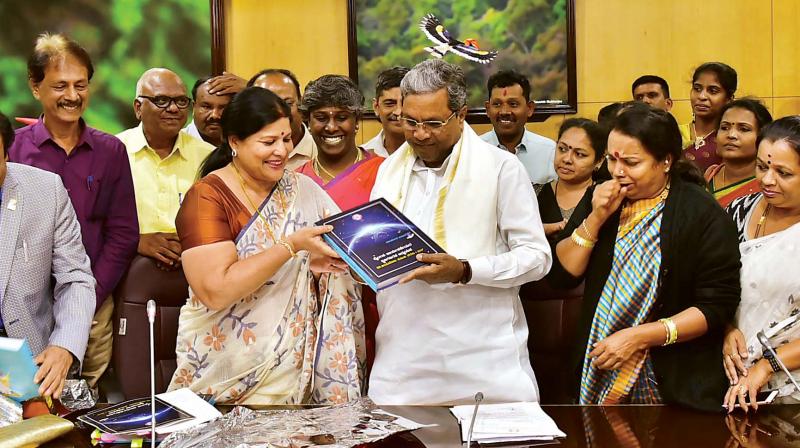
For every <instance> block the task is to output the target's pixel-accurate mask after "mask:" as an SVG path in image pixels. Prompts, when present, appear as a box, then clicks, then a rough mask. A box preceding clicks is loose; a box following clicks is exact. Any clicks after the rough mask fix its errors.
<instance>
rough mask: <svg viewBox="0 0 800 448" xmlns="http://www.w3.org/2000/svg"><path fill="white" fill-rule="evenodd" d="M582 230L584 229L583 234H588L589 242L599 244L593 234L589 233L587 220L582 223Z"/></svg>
mask: <svg viewBox="0 0 800 448" xmlns="http://www.w3.org/2000/svg"><path fill="white" fill-rule="evenodd" d="M581 229H583V232H584V233H585V234H586V239H588V240H589V241H591V242H593V243H596V242H597V239H596V238H595V239H592V232H590V231H589V226H587V225H586V220H585V219H584V220H583V221H581Z"/></svg>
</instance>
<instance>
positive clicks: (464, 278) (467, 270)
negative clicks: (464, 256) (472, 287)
mask: <svg viewBox="0 0 800 448" xmlns="http://www.w3.org/2000/svg"><path fill="white" fill-rule="evenodd" d="M458 261H460V262H461V264H463V265H464V273H463V274H461V279H459V280H458V283H461V284H462V285H466V284H467V283H469V281H470V280H472V266H470V265H469V261H467V260H458Z"/></svg>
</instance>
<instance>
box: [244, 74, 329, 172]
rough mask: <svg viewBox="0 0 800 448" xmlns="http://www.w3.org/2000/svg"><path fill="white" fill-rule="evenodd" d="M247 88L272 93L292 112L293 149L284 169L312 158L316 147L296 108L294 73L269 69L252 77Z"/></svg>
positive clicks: (296, 92) (296, 82)
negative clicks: (253, 87)
mask: <svg viewBox="0 0 800 448" xmlns="http://www.w3.org/2000/svg"><path fill="white" fill-rule="evenodd" d="M247 86H248V87H249V86H256V87H261V88H264V89H267V90H269V91H272V93H274V94H275V95H278V96H279V97H281V99H282V100H283V101H285V102H286V105H287V106H289V109H291V111H292V123H291V126H292V145H293V146H294V148H293V149H292V152H291V153H289V159H288V160H287V161H286V168H287V169H289V170H294V169H295V168H298V167H300V166H302V165H303V164H304V163H306V162H307V161H308V160H311V158H313V157H314V154H315V153H316V152H317V145H316V144H315V143H314V139H313V138H311V133H310V132H308V128H307V127H306V125H305V124H303V115H302V114H300V110H299V109H298V108H297V106H298V105H299V104H300V100H301V96H300V83H299V82H298V81H297V77H296V76H295V75H294V73H292V72H290V71H289V70H286V69H277V68H269V69H266V70H261V71H260V72H258V73H256V74H255V75H253V77H252V78H250V81H248V82H247Z"/></svg>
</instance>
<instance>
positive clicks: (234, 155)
mask: <svg viewBox="0 0 800 448" xmlns="http://www.w3.org/2000/svg"><path fill="white" fill-rule="evenodd" d="M238 154H239V153H237V152H236V149H235V148H231V156H233V157H236V156H237V155H238Z"/></svg>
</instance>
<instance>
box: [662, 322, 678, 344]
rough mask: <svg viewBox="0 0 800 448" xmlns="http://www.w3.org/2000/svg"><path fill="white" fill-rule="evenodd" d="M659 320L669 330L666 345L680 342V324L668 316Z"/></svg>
mask: <svg viewBox="0 0 800 448" xmlns="http://www.w3.org/2000/svg"><path fill="white" fill-rule="evenodd" d="M658 321H659V322H661V323H662V324H664V329H665V330H666V331H667V340H666V342H664V345H665V346H666V345H670V344H674V343H676V342H678V326H677V325H675V322H673V321H672V319H670V318H668V317H665V318H664V319H659V320H658Z"/></svg>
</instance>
